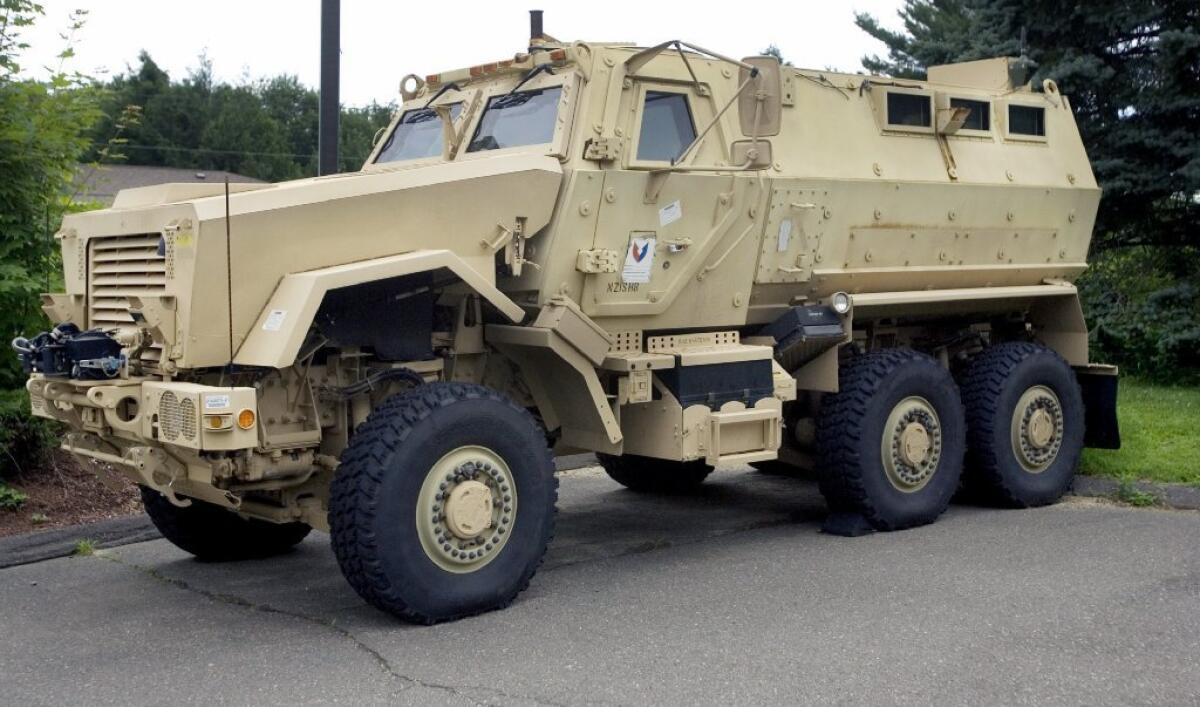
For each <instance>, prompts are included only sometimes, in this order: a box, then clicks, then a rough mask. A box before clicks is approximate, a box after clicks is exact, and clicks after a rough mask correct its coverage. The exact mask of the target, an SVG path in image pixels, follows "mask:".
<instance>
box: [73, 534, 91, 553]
mask: <svg viewBox="0 0 1200 707" xmlns="http://www.w3.org/2000/svg"><path fill="white" fill-rule="evenodd" d="M95 553H96V543H94V542H93V541H91V540H89V539H88V538H81V539H79V540H76V541H75V553H74V554H75V556H76V557H88V556H90V555H94V554H95Z"/></svg>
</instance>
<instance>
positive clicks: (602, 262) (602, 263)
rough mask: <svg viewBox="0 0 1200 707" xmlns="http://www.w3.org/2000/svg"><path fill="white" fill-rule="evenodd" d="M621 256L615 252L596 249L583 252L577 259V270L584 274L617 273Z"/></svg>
mask: <svg viewBox="0 0 1200 707" xmlns="http://www.w3.org/2000/svg"><path fill="white" fill-rule="evenodd" d="M619 261H620V255H619V254H618V253H617V251H615V250H608V249H607V248H596V249H594V250H581V251H579V255H578V256H577V257H576V258H575V269H576V270H578V271H579V272H582V273H589V274H593V273H602V272H616V271H617V268H618V266H619Z"/></svg>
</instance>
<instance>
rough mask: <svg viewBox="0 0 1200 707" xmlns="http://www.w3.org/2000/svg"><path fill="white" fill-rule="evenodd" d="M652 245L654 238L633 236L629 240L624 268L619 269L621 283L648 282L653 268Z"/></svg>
mask: <svg viewBox="0 0 1200 707" xmlns="http://www.w3.org/2000/svg"><path fill="white" fill-rule="evenodd" d="M654 243H655V238H654V236H634V237H633V238H630V239H629V248H628V250H626V251H625V267H623V268H621V282H639V283H640V282H650V268H652V267H653V266H654Z"/></svg>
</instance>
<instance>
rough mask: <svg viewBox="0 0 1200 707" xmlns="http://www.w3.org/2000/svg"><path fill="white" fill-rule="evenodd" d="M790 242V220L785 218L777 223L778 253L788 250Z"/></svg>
mask: <svg viewBox="0 0 1200 707" xmlns="http://www.w3.org/2000/svg"><path fill="white" fill-rule="evenodd" d="M791 242H792V220H791V219H790V218H785V219H784V220H782V221H780V222H779V246H778V249H779V252H780V253H782V252H783V251H785V250H787V249H788V244H789V243H791Z"/></svg>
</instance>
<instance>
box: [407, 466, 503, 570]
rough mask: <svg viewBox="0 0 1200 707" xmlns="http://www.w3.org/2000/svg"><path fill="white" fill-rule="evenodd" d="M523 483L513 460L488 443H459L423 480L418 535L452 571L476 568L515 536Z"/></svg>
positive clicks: (435, 559)
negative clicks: (515, 479)
mask: <svg viewBox="0 0 1200 707" xmlns="http://www.w3.org/2000/svg"><path fill="white" fill-rule="evenodd" d="M516 511H517V485H516V484H515V483H514V482H513V478H512V472H511V471H510V470H509V468H508V464H506V463H505V462H504V460H503V459H502V458H501V457H500V455H498V454H496V453H495V452H493V451H492V450H490V449H488V448H486V447H477V446H466V447H459V448H458V449H455V450H454V451H452V452H450V453H448V454H446V455H445V456H443V457H442V458H441V459H439V460H438V461H437V462H436V463H435V464H434V465H433V467H432V468H430V470H429V473H428V474H427V475H426V476H425V481H424V483H422V484H421V493H420V495H419V497H418V499H417V535H418V536H419V537H420V539H421V548H422V549H424V550H425V554H426V555H427V556H428V557H429V559H430V560H432V561H433V563H434V564H436V565H437V566H438V567H441V568H442V569H444V570H446V571H447V572H455V573H458V574H465V573H468V572H474V571H476V570H478V569H479V568H481V567H483V566H484V565H486V564H488V563H489V562H491V561H492V559H493V558H495V557H496V555H499V554H500V550H502V549H503V548H504V545H505V544H506V543H507V542H508V538H509V537H510V536H511V535H512V532H511V531H512V526H513V520H514V519H515V518H516Z"/></svg>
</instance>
